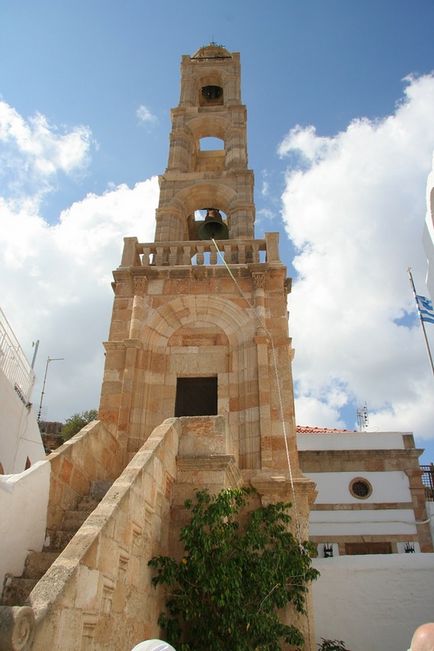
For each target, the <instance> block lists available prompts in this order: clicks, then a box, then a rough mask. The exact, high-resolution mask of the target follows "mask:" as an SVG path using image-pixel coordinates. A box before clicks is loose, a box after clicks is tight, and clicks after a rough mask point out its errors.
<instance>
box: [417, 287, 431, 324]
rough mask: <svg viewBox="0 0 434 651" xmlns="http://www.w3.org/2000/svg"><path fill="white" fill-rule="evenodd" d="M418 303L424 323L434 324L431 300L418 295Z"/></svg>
mask: <svg viewBox="0 0 434 651" xmlns="http://www.w3.org/2000/svg"><path fill="white" fill-rule="evenodd" d="M416 302H417V308H418V310H419V314H420V318H421V319H422V321H426V323H434V308H433V306H432V302H431V301H430V300H429V298H426V296H420V295H419V294H416Z"/></svg>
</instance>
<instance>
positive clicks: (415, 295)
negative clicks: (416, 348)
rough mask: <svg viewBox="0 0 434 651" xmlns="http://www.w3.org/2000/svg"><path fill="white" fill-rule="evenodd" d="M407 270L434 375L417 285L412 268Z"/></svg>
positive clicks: (433, 370)
mask: <svg viewBox="0 0 434 651" xmlns="http://www.w3.org/2000/svg"><path fill="white" fill-rule="evenodd" d="M407 271H408V277H409V278H410V283H411V286H412V288H413V294H414V300H415V301H416V305H417V313H418V314H419V320H420V325H421V326H422V332H423V336H424V338H425V345H426V350H427V353H428V358H429V362H430V364H431V370H432V373H433V375H434V363H433V359H432V355H431V349H430V347H429V342H428V337H427V336H426V330H425V324H424V322H423V319H422V315H421V313H420V309H419V303H418V302H417V292H416V287H415V284H414V280H413V274H412V273H411V268H410V267H409V268H408V269H407Z"/></svg>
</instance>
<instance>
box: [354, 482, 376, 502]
mask: <svg viewBox="0 0 434 651" xmlns="http://www.w3.org/2000/svg"><path fill="white" fill-rule="evenodd" d="M350 493H351V495H352V496H353V497H357V498H358V499H359V500H365V499H366V498H367V497H369V496H370V495H371V493H372V486H371V484H370V483H369V481H368V480H367V479H364V478H363V477H355V478H354V479H353V480H352V481H351V483H350Z"/></svg>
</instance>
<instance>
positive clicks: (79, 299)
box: [0, 178, 158, 420]
mask: <svg viewBox="0 0 434 651" xmlns="http://www.w3.org/2000/svg"><path fill="white" fill-rule="evenodd" d="M157 201H158V181H157V179H156V178H152V179H150V180H147V181H143V182H141V183H137V184H136V185H135V186H134V187H133V188H129V187H127V186H125V185H121V186H118V187H116V188H115V189H113V190H110V191H108V192H106V193H105V194H103V195H100V196H97V195H93V194H89V195H87V196H86V197H85V198H84V199H83V200H81V201H77V202H76V203H74V204H72V206H71V207H70V208H68V209H67V210H64V211H63V212H62V213H61V215H60V220H59V222H58V223H57V224H55V225H49V224H48V223H47V222H46V221H45V220H44V218H43V216H42V215H41V214H40V213H39V212H38V208H37V206H36V207H35V205H34V204H29V203H27V204H25V205H24V206H22V207H21V208H18V206H17V204H16V203H15V204H14V205H10V204H9V203H8V202H7V201H5V200H1V202H0V221H1V228H0V295H1V297H2V299H1V300H2V307H3V309H4V311H5V313H6V316H7V318H8V319H9V321H10V323H11V325H12V327H13V328H14V330H15V332H16V334H17V336H18V337H19V339H20V341H21V342H22V344H23V345H24V347H25V348H26V350H27V351H29V350H30V343H31V341H33V340H35V339H40V340H41V345H40V352H39V358H38V359H39V363H38V366H37V368H36V370H37V372H38V376H39V383H38V385H37V386H36V388H35V391H34V395H33V400H34V402H38V400H39V396H40V379H41V376H42V374H43V369H44V365H45V361H46V359H47V356H48V355H50V356H51V357H64V358H65V361H63V362H58V363H56V364H55V365H54V364H53V365H50V373H49V378H48V384H47V393H46V399H45V407H46V409H45V410H44V414H45V416H46V417H48V418H49V419H50V420H54V419H64V418H66V417H68V416H69V415H71V414H72V413H73V412H76V411H82V410H83V409H88V408H92V407H97V406H98V402H99V391H100V387H101V380H102V367H103V360H104V356H103V348H102V343H101V342H102V341H104V340H105V339H107V333H108V328H109V323H110V310H111V304H112V292H111V287H110V282H111V280H112V278H111V271H112V269H114V268H116V267H117V266H118V265H119V263H120V256H121V250H122V243H123V237H124V236H132V235H135V236H137V237H138V238H139V239H140V241H145V242H147V241H151V240H152V239H153V236H154V223H155V222H154V211H155V208H156V204H157Z"/></svg>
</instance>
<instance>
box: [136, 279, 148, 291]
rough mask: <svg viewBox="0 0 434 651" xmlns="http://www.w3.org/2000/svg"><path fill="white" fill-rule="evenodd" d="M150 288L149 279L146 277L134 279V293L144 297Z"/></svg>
mask: <svg viewBox="0 0 434 651" xmlns="http://www.w3.org/2000/svg"><path fill="white" fill-rule="evenodd" d="M147 286H148V279H147V278H146V276H135V277H134V293H135V294H138V295H139V296H143V295H144V293H145V292H146V289H147Z"/></svg>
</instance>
